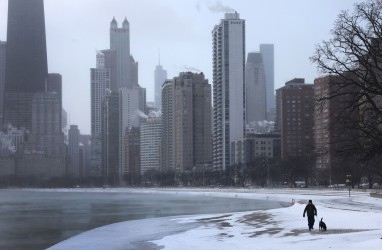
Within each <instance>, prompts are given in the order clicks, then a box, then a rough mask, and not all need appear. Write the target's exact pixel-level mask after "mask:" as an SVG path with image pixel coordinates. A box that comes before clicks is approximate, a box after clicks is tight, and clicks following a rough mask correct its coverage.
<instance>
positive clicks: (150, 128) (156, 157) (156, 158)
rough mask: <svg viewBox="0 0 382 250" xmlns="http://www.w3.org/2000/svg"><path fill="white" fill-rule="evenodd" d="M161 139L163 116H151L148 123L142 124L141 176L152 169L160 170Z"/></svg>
mask: <svg viewBox="0 0 382 250" xmlns="http://www.w3.org/2000/svg"><path fill="white" fill-rule="evenodd" d="M161 141H162V122H161V118H160V117H149V118H148V119H147V122H146V123H142V124H141V139H140V153H141V176H142V175H144V174H145V173H147V172H148V171H150V170H160V151H161V148H160V147H161ZM143 181H144V182H145V181H146V180H145V179H144V180H143Z"/></svg>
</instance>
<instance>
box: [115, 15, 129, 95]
mask: <svg viewBox="0 0 382 250" xmlns="http://www.w3.org/2000/svg"><path fill="white" fill-rule="evenodd" d="M110 49H112V50H116V53H117V64H116V65H117V69H116V73H117V87H118V88H122V87H127V88H132V87H133V84H132V81H131V59H130V28H129V22H128V21H127V19H126V18H125V20H124V21H123V23H122V27H121V28H118V23H117V21H116V20H115V18H113V20H112V21H111V23H110Z"/></svg>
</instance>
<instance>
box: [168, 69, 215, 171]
mask: <svg viewBox="0 0 382 250" xmlns="http://www.w3.org/2000/svg"><path fill="white" fill-rule="evenodd" d="M162 104H163V109H162V112H163V113H162V114H163V115H162V124H163V135H165V136H168V138H165V137H164V138H163V144H162V145H163V146H162V155H164V156H165V157H163V158H164V159H163V163H162V164H163V166H164V167H163V169H164V170H165V169H166V168H168V166H171V164H174V167H175V168H172V169H171V170H174V169H175V171H176V173H183V172H186V171H192V170H194V167H196V168H200V169H202V168H203V167H204V166H206V165H210V164H211V163H212V143H211V142H212V131H211V124H212V121H211V114H212V112H211V110H212V107H211V85H210V84H208V80H207V79H205V77H204V75H203V73H200V74H194V73H191V72H187V73H180V75H179V76H178V77H175V78H174V79H173V80H171V81H166V83H165V84H164V85H163V103H162ZM169 105H171V106H169ZM164 119H166V121H165V120H164ZM169 149H170V150H171V151H172V152H168V150H169ZM166 170H169V169H166Z"/></svg>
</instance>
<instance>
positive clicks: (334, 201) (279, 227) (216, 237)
mask: <svg viewBox="0 0 382 250" xmlns="http://www.w3.org/2000/svg"><path fill="white" fill-rule="evenodd" d="M130 191H131V190H130ZM134 192H138V191H137V190H134ZM145 192H167V193H168V192H177V193H181V192H184V194H185V195H186V194H187V195H211V196H216V197H232V196H234V197H240V198H245V197H246V198H249V199H270V200H280V201H284V202H290V203H291V202H295V203H294V205H292V206H290V207H287V208H281V209H273V210H263V211H254V212H241V213H234V214H232V213H227V214H216V215H198V216H187V217H184V218H174V217H172V218H158V219H148V220H140V221H130V222H122V223H117V224H113V225H109V226H105V227H101V228H97V229H94V230H91V231H88V232H85V233H82V234H80V235H78V236H75V237H73V238H71V239H68V240H66V241H63V242H61V243H59V244H57V245H55V246H53V247H51V248H50V249H94V250H98V249H108V250H109V249H115V250H119V249H121V250H122V249H166V250H179V249H184V250H187V249H190V250H191V249H193V250H194V249H198V250H214V249H219V250H232V249H240V250H246V249H251V250H254V249H282V248H285V247H291V248H293V249H294V250H299V249H304V250H306V249H310V250H315V249H323V248H325V249H346V250H352V249H357V250H359V249H360V248H370V249H378V248H379V247H380V246H381V244H382V239H381V237H382V200H381V199H377V198H372V197H370V196H369V195H368V194H367V193H355V192H353V193H352V194H351V197H348V193H347V192H335V191H331V192H327V191H309V190H305V191H297V192H296V191H294V192H291V191H286V190H260V191H259V190H256V191H254V190H249V191H248V190H246V191H245V190H244V191H243V190H231V191H227V190H213V191H211V190H207V191H206V190H196V191H195V190H187V191H185V190H166V191H163V190H145ZM308 199H312V200H313V202H314V203H315V205H316V207H317V210H318V217H317V218H316V223H315V226H314V228H315V229H314V230H312V231H309V230H308V226H307V219H306V217H305V218H303V217H302V214H303V210H304V207H305V203H306V201H307V200H308ZM321 217H323V218H324V221H325V222H326V225H327V227H328V230H327V231H325V232H320V231H318V221H319V220H320V219H321Z"/></svg>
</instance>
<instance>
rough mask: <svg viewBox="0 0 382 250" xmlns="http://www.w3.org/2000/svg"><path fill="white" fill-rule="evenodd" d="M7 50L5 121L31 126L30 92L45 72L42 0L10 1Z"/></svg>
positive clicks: (40, 86)
mask: <svg viewBox="0 0 382 250" xmlns="http://www.w3.org/2000/svg"><path fill="white" fill-rule="evenodd" d="M6 50H7V51H6V53H7V58H6V69H5V70H6V74H5V90H4V92H5V103H4V123H5V124H11V125H12V126H15V127H24V128H26V129H27V130H31V128H32V100H33V95H34V94H35V93H38V92H44V91H45V90H46V83H47V76H48V66H47V52H46V38H45V17H44V2H43V0H29V1H25V0H12V1H9V4H8V29H7V49H6Z"/></svg>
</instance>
